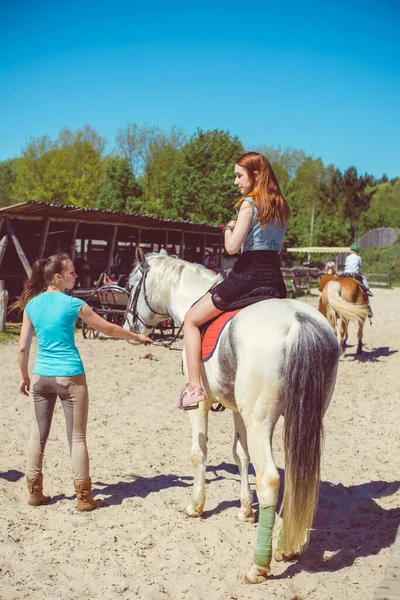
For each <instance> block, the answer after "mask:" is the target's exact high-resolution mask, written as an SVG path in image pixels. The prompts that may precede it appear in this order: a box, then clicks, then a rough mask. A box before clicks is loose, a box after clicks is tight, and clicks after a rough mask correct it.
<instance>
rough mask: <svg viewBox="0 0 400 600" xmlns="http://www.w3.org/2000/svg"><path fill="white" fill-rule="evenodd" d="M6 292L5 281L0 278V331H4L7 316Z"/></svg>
mask: <svg viewBox="0 0 400 600" xmlns="http://www.w3.org/2000/svg"><path fill="white" fill-rule="evenodd" d="M7 304H8V292H7V290H6V289H5V282H4V281H3V280H2V279H0V331H5V328H6V316H7Z"/></svg>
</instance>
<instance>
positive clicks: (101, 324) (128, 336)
mask: <svg viewBox="0 0 400 600" xmlns="http://www.w3.org/2000/svg"><path fill="white" fill-rule="evenodd" d="M79 316H80V318H81V319H82V321H85V323H86V324H87V325H89V327H93V329H97V331H100V332H101V333H104V334H105V335H108V336H110V337H116V338H119V339H120V340H128V341H129V340H130V341H134V342H139V343H140V344H151V343H152V341H151V339H150V338H149V337H147V335H143V334H141V333H133V331H129V330H128V329H124V328H123V327H120V326H119V325H115V324H114V323H109V322H108V321H106V320H105V319H103V318H102V317H100V315H98V314H96V313H95V312H94V311H93V310H92V309H91V308H90V306H88V304H86V303H85V304H84V305H83V306H82V308H81V310H80V311H79Z"/></svg>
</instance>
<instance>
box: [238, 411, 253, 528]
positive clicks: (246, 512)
mask: <svg viewBox="0 0 400 600" xmlns="http://www.w3.org/2000/svg"><path fill="white" fill-rule="evenodd" d="M233 420H234V423H235V437H234V440H233V458H234V461H235V463H236V464H237V466H238V468H239V473H240V511H239V513H238V515H237V518H238V520H239V521H245V522H247V523H254V513H253V509H252V504H253V495H252V493H251V491H250V486H249V464H250V456H249V451H248V448H247V433H246V427H245V426H244V423H243V419H242V417H241V416H240V414H239V413H236V412H234V413H233Z"/></svg>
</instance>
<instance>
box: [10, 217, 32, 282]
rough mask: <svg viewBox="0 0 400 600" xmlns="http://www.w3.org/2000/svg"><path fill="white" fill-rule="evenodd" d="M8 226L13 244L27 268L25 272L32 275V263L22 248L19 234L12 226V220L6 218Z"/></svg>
mask: <svg viewBox="0 0 400 600" xmlns="http://www.w3.org/2000/svg"><path fill="white" fill-rule="evenodd" d="M6 228H7V233H8V235H9V236H10V238H11V239H12V241H13V244H14V246H15V249H16V251H17V254H18V256H19V259H20V261H21V263H22V266H23V267H24V269H25V273H26V274H27V275H28V277H30V276H31V274H32V269H31V265H30V264H29V261H28V259H27V258H26V255H25V252H24V251H23V250H22V246H21V244H20V243H19V241H18V238H17V236H16V235H15V233H14V229H13V228H12V226H11V223H10V220H9V219H7V218H6Z"/></svg>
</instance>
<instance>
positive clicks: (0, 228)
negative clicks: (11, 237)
mask: <svg viewBox="0 0 400 600" xmlns="http://www.w3.org/2000/svg"><path fill="white" fill-rule="evenodd" d="M3 223H4V217H0V233H1V230H2V227H3Z"/></svg>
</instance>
